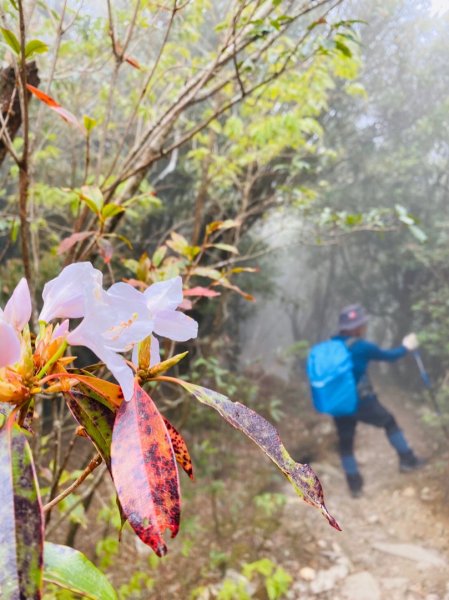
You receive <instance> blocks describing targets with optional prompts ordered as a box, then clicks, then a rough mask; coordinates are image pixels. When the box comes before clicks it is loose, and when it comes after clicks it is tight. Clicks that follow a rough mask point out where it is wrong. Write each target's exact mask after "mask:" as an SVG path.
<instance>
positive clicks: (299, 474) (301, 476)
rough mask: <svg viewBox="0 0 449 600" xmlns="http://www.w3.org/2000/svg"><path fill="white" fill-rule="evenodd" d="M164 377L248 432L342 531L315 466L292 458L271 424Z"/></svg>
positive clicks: (238, 406) (222, 399)
mask: <svg viewBox="0 0 449 600" xmlns="http://www.w3.org/2000/svg"><path fill="white" fill-rule="evenodd" d="M163 379H165V380H166V381H170V380H171V381H173V382H176V383H178V384H179V385H181V386H182V387H184V388H185V389H186V390H187V391H188V392H190V393H191V394H193V396H195V398H196V399H197V400H199V401H200V402H202V403H203V404H207V406H210V407H212V408H214V409H215V410H216V411H218V412H219V413H220V415H221V416H222V417H223V418H224V419H225V420H226V421H228V423H230V424H231V425H232V426H233V427H235V428H236V429H239V430H240V431H242V432H243V433H244V434H245V435H247V436H248V437H249V438H250V439H251V440H252V441H253V442H255V443H256V444H257V445H258V446H259V447H260V448H262V450H263V451H264V452H265V454H266V455H267V456H269V457H270V458H271V460H272V461H273V462H274V463H275V464H276V465H277V466H278V467H279V469H280V470H281V471H282V472H283V473H284V475H285V476H286V477H287V479H288V480H289V481H290V483H291V484H292V485H293V487H294V488H295V490H296V493H297V494H298V496H300V497H301V498H302V499H303V500H304V502H306V503H307V504H311V505H312V506H315V507H316V508H318V509H319V510H320V511H321V513H322V514H323V515H324V516H325V517H326V519H327V520H328V521H329V524H330V525H332V527H335V529H338V530H340V526H339V525H338V523H337V521H336V520H335V519H334V517H332V516H331V515H330V514H329V512H328V510H327V508H326V506H325V504H324V496H323V489H322V487H321V483H320V481H319V479H318V477H317V476H316V475H315V473H314V471H313V469H312V468H311V467H310V466H309V465H307V464H302V463H297V462H295V461H294V460H293V458H292V457H291V456H290V455H289V453H288V452H287V450H286V449H285V447H284V445H283V444H282V442H281V439H280V437H279V434H278V432H277V431H276V429H275V428H274V427H273V425H272V424H271V423H269V422H268V421H267V420H266V419H264V418H263V417H261V416H260V415H259V414H257V413H256V412H254V411H253V410H251V409H250V408H248V407H247V406H244V405H243V404H240V402H232V400H230V399H229V398H227V397H226V396H223V394H219V393H218V392H215V391H213V390H209V389H207V388H204V387H201V386H199V385H194V384H192V383H188V382H186V381H183V380H181V379H175V378H171V377H165V378H163Z"/></svg>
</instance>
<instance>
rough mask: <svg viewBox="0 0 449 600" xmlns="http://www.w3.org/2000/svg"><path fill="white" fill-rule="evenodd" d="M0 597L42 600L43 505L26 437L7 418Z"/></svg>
mask: <svg viewBox="0 0 449 600" xmlns="http://www.w3.org/2000/svg"><path fill="white" fill-rule="evenodd" d="M0 521H1V524H2V526H1V528H0V564H1V569H0V597H1V598H2V599H3V600H16V599H18V598H27V600H37V599H39V598H41V588H42V561H43V536H44V531H43V519H42V504H41V500H40V495H39V488H38V484H37V479H36V473H35V470H34V464H33V458H32V454H31V450H30V447H29V445H28V442H27V440H26V437H25V435H24V434H23V433H22V431H21V430H20V429H19V427H18V426H17V425H15V424H13V422H12V420H11V418H8V419H7V420H6V422H5V423H4V424H3V427H2V428H1V429H0Z"/></svg>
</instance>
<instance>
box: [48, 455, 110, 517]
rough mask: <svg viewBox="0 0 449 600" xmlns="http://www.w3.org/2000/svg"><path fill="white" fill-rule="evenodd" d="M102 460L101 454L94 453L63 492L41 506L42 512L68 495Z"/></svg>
mask: <svg viewBox="0 0 449 600" xmlns="http://www.w3.org/2000/svg"><path fill="white" fill-rule="evenodd" d="M102 462H103V459H102V458H101V456H100V455H99V454H96V455H95V456H94V457H93V459H92V460H91V461H90V463H89V464H88V465H87V467H86V468H85V469H84V471H83V472H82V473H81V475H80V476H79V477H78V478H77V479H76V480H75V481H74V482H73V483H72V484H71V485H69V487H68V488H66V489H65V490H64V491H63V492H61V493H60V494H59V495H58V496H56V498H53V500H51V501H50V502H48V504H45V505H44V507H43V508H42V510H43V512H44V513H47V512H48V511H49V510H51V509H52V508H53V507H54V506H56V504H58V503H59V502H61V500H64V498H66V497H67V496H69V495H70V494H71V493H72V492H73V491H74V490H76V488H77V487H79V486H80V485H81V484H82V483H83V481H84V480H85V479H86V477H88V476H89V475H90V474H91V473H92V471H95V469H96V468H97V467H98V466H99V465H100V464H101V463H102Z"/></svg>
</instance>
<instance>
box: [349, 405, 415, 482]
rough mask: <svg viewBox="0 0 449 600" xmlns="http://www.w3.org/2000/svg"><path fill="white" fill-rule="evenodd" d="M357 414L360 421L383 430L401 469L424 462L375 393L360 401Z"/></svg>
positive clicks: (413, 466) (410, 467) (413, 467)
mask: <svg viewBox="0 0 449 600" xmlns="http://www.w3.org/2000/svg"><path fill="white" fill-rule="evenodd" d="M357 416H358V418H359V419H360V421H363V422H364V423H368V424H369V425H374V426H375V427H381V428H383V429H384V430H385V433H386V435H387V438H388V441H389V442H390V444H391V445H392V446H393V448H394V449H395V450H396V452H397V454H398V457H399V468H400V470H401V471H410V470H412V469H416V468H419V467H421V466H422V465H423V464H424V461H422V460H420V459H419V458H417V457H416V456H415V454H414V453H413V450H412V449H411V448H410V446H409V444H408V442H407V440H406V438H405V436H404V434H403V433H402V431H401V430H400V429H399V426H398V424H397V422H396V419H395V418H394V416H393V415H392V414H391V413H390V411H388V410H387V409H386V408H385V406H383V405H382V404H381V403H380V402H379V400H378V398H377V396H376V395H375V394H374V395H372V396H371V397H369V398H365V399H363V400H362V401H361V402H360V405H359V411H358V415H357Z"/></svg>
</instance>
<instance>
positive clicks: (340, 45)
mask: <svg viewBox="0 0 449 600" xmlns="http://www.w3.org/2000/svg"><path fill="white" fill-rule="evenodd" d="M335 47H336V48H337V50H339V51H340V52H341V53H342V54H344V56H347V57H348V58H351V57H352V52H351V50H350V49H349V48H348V46H347V45H346V44H344V43H343V42H341V41H340V40H335Z"/></svg>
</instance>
